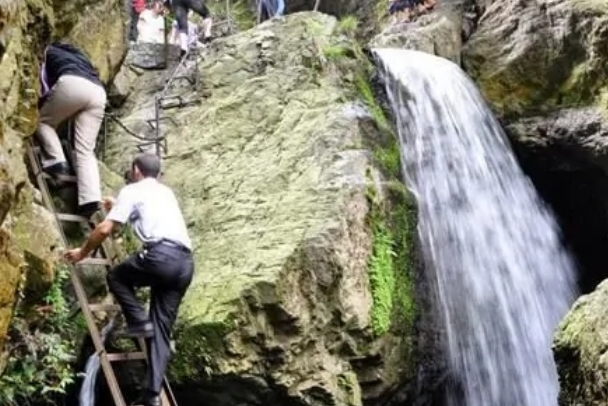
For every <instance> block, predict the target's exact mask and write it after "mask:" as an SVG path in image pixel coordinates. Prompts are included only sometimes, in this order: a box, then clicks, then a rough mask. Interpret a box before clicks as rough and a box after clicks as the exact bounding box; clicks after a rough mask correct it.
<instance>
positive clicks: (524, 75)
mask: <svg viewBox="0 0 608 406" xmlns="http://www.w3.org/2000/svg"><path fill="white" fill-rule="evenodd" d="M482 6H483V7H482V8H483V9H484V10H485V11H484V12H483V14H482V15H481V17H480V18H479V21H478V27H477V29H476V31H475V32H474V33H473V34H472V36H471V38H470V39H469V41H468V42H467V43H466V44H465V46H464V49H463V54H462V61H463V65H464V66H465V68H466V69H467V70H468V72H469V73H470V74H471V75H472V76H473V77H474V79H475V80H476V81H477V83H478V84H479V86H480V88H481V90H482V92H483V93H484V95H485V96H486V98H487V99H488V100H489V102H490V103H491V105H492V107H493V108H494V110H495V111H496V112H497V113H498V114H499V115H500V116H501V117H502V118H503V120H504V123H505V125H506V129H507V131H508V132H509V135H510V137H511V140H512V141H513V144H514V146H515V149H516V151H517V153H518V155H519V157H520V160H521V162H522V166H523V167H524V170H526V171H527V173H528V174H529V175H530V176H531V177H532V180H533V181H534V183H535V184H536V186H537V188H538V190H539V192H540V193H541V194H542V195H543V197H544V198H545V199H546V200H547V201H548V202H549V203H551V205H552V207H553V209H554V210H555V212H556V214H557V215H558V218H559V220H560V223H561V225H562V228H563V230H564V231H565V242H566V243H567V244H568V245H569V246H570V247H571V248H572V249H573V251H574V253H575V254H576V255H577V258H578V259H579V263H580V268H581V272H580V286H581V289H582V290H583V292H590V291H592V290H593V289H594V288H595V286H596V285H597V283H599V282H600V281H601V280H603V279H605V278H606V276H608V274H607V273H606V271H605V266H604V264H605V256H604V253H605V252H606V251H605V250H606V237H605V236H606V231H607V230H608V220H607V217H606V207H607V206H608V199H607V195H606V185H607V184H608V177H607V176H606V173H607V169H608V166H606V163H607V162H608V161H607V159H606V158H607V157H608V149H607V147H608V142H607V140H608V138H607V136H608V131H607V129H608V122H607V116H606V112H607V107H608V104H607V103H606V89H608V87H607V86H608V69H607V66H608V65H607V62H608V56H607V55H608V54H607V53H606V51H607V50H608V4H607V3H605V2H596V1H577V0H560V1H539V2H523V1H501V2H498V1H489V2H484V4H483V5H482ZM605 290H606V289H605V284H601V285H600V286H599V287H598V288H597V290H596V291H595V292H593V293H591V294H590V295H588V296H583V297H582V298H580V299H579V300H578V301H577V303H576V304H575V305H574V306H573V308H572V309H571V311H570V313H569V314H568V315H567V316H566V318H565V320H564V321H563V323H562V324H561V325H560V327H559V329H558V331H557V335H556V339H555V358H556V361H557V363H558V367H559V374H560V383H561V395H560V404H561V405H581V404H584V405H603V404H606V402H608V398H607V397H606V396H605V391H604V392H602V390H603V389H600V388H601V385H602V380H601V377H600V375H601V373H599V375H598V371H602V370H603V368H604V366H603V358H602V351H601V350H600V348H601V345H602V335H603V333H602V329H603V327H602V325H603V324H602V320H603V319H602V317H603V314H604V313H605V310H606V307H605V306H606V303H605V300H604V299H603V298H604V297H605ZM602 306H603V307H602Z"/></svg>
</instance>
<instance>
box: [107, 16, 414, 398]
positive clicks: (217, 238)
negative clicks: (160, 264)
mask: <svg viewBox="0 0 608 406" xmlns="http://www.w3.org/2000/svg"><path fill="white" fill-rule="evenodd" d="M345 31H348V30H346V29H345V26H344V24H340V23H339V22H338V21H337V20H336V19H335V18H333V17H329V16H327V15H323V14H319V13H298V14H293V15H289V16H287V17H286V18H285V19H282V20H275V21H270V22H268V23H265V24H263V25H261V26H258V27H256V28H254V29H252V30H249V31H246V32H242V33H239V34H237V35H235V36H232V37H229V38H225V39H220V40H217V41H216V42H214V45H213V49H212V50H211V51H210V52H209V53H208V54H207V55H206V56H205V60H204V62H203V63H202V66H201V73H202V75H201V77H202V78H203V89H202V90H201V92H200V93H199V94H198V95H193V94H191V92H192V90H190V89H188V88H182V89H181V90H177V92H178V93H180V94H182V95H184V96H185V98H188V99H189V98H192V97H193V96H198V97H202V95H203V94H205V95H206V96H205V98H204V100H202V103H201V104H200V105H199V106H190V107H187V108H183V109H179V110H178V109H174V110H166V111H165V114H167V115H169V116H170V117H171V118H173V119H174V120H175V122H176V124H177V126H176V127H172V126H170V125H169V124H167V125H163V129H164V131H165V134H167V135H168V137H169V141H168V146H169V154H168V156H167V157H166V159H165V167H164V178H163V179H164V180H165V181H166V182H167V183H168V184H169V185H171V186H172V187H173V188H174V189H175V191H176V192H177V195H178V196H179V198H180V200H181V204H182V208H183V210H184V212H185V216H186V219H187V221H188V225H189V228H190V233H191V236H192V237H193V242H194V249H195V258H196V274H195V278H194V281H193V283H192V286H191V288H190V290H189V291H188V293H187V295H186V298H185V300H184V303H183V305H182V308H181V313H180V321H179V326H178V329H177V331H176V335H175V338H176V341H177V354H176V355H175V357H174V359H173V361H172V363H171V371H170V372H171V379H172V382H174V386H175V387H176V388H177V389H178V392H179V393H180V394H181V395H183V396H184V398H187V399H197V401H198V402H202V401H205V402H212V403H214V404H219V405H227V404H235V403H239V402H247V403H252V402H264V403H266V404H285V402H293V403H294V404H296V403H297V404H316V405H318V404H343V405H349V404H350V405H359V404H361V403H362V401H363V400H364V399H372V398H375V397H377V396H379V395H381V394H386V392H387V390H388V389H390V388H392V387H394V385H396V383H397V382H398V381H399V380H400V379H402V378H404V377H411V376H412V374H413V371H414V368H413V364H414V362H413V357H412V356H411V355H412V354H413V353H412V351H411V349H412V345H411V339H412V334H413V328H412V324H411V323H410V324H407V323H405V322H404V323H401V321H403V320H409V321H410V322H411V321H412V318H413V314H414V313H413V312H414V309H413V306H412V296H411V292H410V291H409V289H408V286H409V285H408V284H407V283H402V281H404V280H405V281H407V274H405V273H404V272H403V271H404V268H405V263H406V262H407V254H409V253H408V252H407V251H406V250H407V247H409V245H408V241H407V237H406V235H408V234H407V232H406V230H411V227H410V228H407V227H404V228H400V227H401V226H402V224H403V223H402V222H401V223H399V224H397V219H396V218H393V217H392V216H390V215H388V212H389V206H390V204H389V200H390V199H389V195H390V194H391V193H392V192H391V191H390V190H389V188H388V187H387V185H388V183H387V182H388V180H389V179H393V180H394V178H395V177H396V176H398V171H399V155H398V151H397V155H396V156H395V148H394V139H391V138H388V137H390V133H389V132H387V131H390V130H387V129H386V124H387V123H386V119H385V118H383V117H382V116H381V114H382V113H381V111H380V109H379V107H378V106H377V105H375V102H374V100H373V94H372V93H371V89H370V87H369V83H367V80H368V75H369V73H370V70H369V69H370V65H369V62H368V61H367V60H365V58H364V57H363V56H362V52H361V51H360V49H359V47H358V46H357V44H356V43H355V42H354V41H353V40H352V39H350V38H349V37H348V36H347V35H345V34H344V33H345ZM160 80H161V79H160V78H159V75H158V74H156V73H148V72H147V73H144V74H143V75H142V76H141V78H140V79H139V80H138V82H137V86H136V89H135V90H134V92H133V93H132V99H131V102H130V103H129V105H135V106H136V107H133V108H129V111H126V113H125V115H124V117H123V118H122V120H123V122H124V123H125V124H127V125H128V126H129V127H131V128H135V127H137V126H140V127H141V128H143V127H145V124H143V123H142V119H143V118H144V117H146V114H148V113H147V112H149V106H150V101H149V100H147V99H149V94H150V93H152V91H153V89H155V88H157V86H158V83H159V81H160ZM139 102H141V104H140V103H139ZM382 127H385V130H384V132H383V131H382V130H381V128H382ZM111 133H112V135H113V137H112V139H110V140H109V143H108V148H107V156H108V163H109V165H110V166H111V167H112V168H113V169H115V170H120V169H122V168H124V167H125V165H126V164H127V162H128V161H129V159H130V158H131V156H132V155H131V154H125V153H124V151H125V145H128V143H129V142H130V141H129V140H130V138H129V136H128V135H127V134H125V132H124V131H121V130H120V128H118V127H116V128H114V129H113V130H112V132H111ZM383 140H384V142H383ZM382 162H385V163H389V165H388V167H390V168H392V170H393V171H392V172H391V171H390V170H388V167H387V168H383V167H382V165H381V163H382ZM395 170H396V172H397V173H395ZM399 193H401V194H400V196H401V199H400V200H399V199H396V200H395V207H399V208H402V210H401V211H399V212H398V213H399V214H405V212H406V210H407V207H408V205H407V202H408V201H409V200H408V198H407V195H406V194H405V193H403V190H401V191H400V192H399ZM395 213H397V211H395ZM405 218H406V216H403V219H405ZM400 219H401V217H400ZM394 253H399V255H397V256H394ZM370 279H373V280H372V281H371V282H370ZM407 312H409V313H407ZM396 320H398V322H397V321H396ZM399 326H400V327H401V329H399V328H398V327H399ZM218 387H219V388H221V389H219V390H218V389H217V388H218Z"/></svg>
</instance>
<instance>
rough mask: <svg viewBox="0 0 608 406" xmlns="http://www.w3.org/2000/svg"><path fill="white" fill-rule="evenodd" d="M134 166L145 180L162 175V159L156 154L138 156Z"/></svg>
mask: <svg viewBox="0 0 608 406" xmlns="http://www.w3.org/2000/svg"><path fill="white" fill-rule="evenodd" d="M133 166H134V167H137V169H139V172H140V173H141V174H142V175H143V176H144V178H156V177H158V175H159V174H160V158H159V157H158V156H156V155H155V154H140V155H137V156H136V157H135V159H134V160H133Z"/></svg>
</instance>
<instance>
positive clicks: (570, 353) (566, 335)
mask: <svg viewBox="0 0 608 406" xmlns="http://www.w3.org/2000/svg"><path fill="white" fill-rule="evenodd" d="M606 309H608V281H604V282H602V283H601V284H600V285H599V286H598V287H597V290H596V291H594V292H593V293H591V294H588V295H584V296H581V297H580V298H579V299H578V300H577V301H576V303H575V304H574V306H573V307H572V309H571V310H570V313H569V314H568V315H567V316H566V317H565V319H564V320H563V321H562V322H561V324H560V326H559V328H558V331H557V334H556V337H555V341H554V347H553V348H554V353H555V360H556V361H557V366H558V369H559V373H560V387H561V391H560V399H559V404H560V405H561V406H578V405H585V406H606V405H608V396H606V385H608V380H607V377H608V359H607V358H606V347H607V346H608V312H607V311H606Z"/></svg>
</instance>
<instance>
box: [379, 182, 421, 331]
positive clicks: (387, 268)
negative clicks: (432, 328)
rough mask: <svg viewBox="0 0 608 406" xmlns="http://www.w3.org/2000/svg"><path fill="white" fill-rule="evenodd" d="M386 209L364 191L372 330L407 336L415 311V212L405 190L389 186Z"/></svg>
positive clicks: (411, 326)
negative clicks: (369, 240) (369, 236)
mask: <svg viewBox="0 0 608 406" xmlns="http://www.w3.org/2000/svg"><path fill="white" fill-rule="evenodd" d="M388 193H389V200H390V206H391V209H390V210H386V208H384V207H382V206H381V205H380V204H378V203H377V199H376V196H375V191H374V189H373V188H371V187H370V188H368V191H367V197H368V201H369V204H370V205H371V212H370V216H369V223H370V227H371V230H372V255H371V257H370V261H369V278H370V284H371V291H372V299H373V307H372V314H371V318H372V329H373V331H374V334H376V335H382V334H384V333H386V332H388V331H389V330H390V329H391V328H393V327H395V328H396V329H398V330H401V331H402V332H403V334H401V335H402V336H408V335H409V334H410V333H411V329H412V328H413V325H414V319H415V316H416V308H415V302H414V284H413V281H412V271H413V269H412V257H413V255H414V247H413V244H412V241H413V233H414V231H415V230H414V228H413V227H412V225H413V224H415V218H416V217H415V216H416V211H415V207H414V206H413V205H410V204H408V203H411V201H410V200H409V195H408V194H407V191H406V189H405V188H404V187H403V188H398V187H392V188H391V187H389V188H388Z"/></svg>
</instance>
